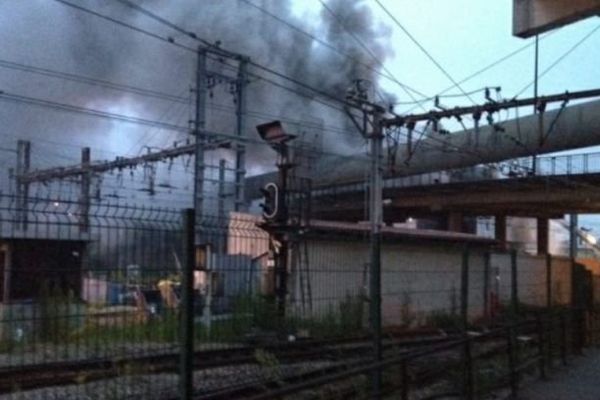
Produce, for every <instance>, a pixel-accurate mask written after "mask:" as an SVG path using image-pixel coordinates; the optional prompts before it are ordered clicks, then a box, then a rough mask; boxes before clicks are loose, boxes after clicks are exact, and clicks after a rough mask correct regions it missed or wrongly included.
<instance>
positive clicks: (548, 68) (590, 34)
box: [514, 25, 600, 98]
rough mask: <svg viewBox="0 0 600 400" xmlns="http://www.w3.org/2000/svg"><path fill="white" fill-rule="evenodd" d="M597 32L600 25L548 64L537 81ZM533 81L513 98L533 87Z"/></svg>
mask: <svg viewBox="0 0 600 400" xmlns="http://www.w3.org/2000/svg"><path fill="white" fill-rule="evenodd" d="M598 30H600V25H597V26H596V27H595V28H594V29H592V30H591V31H590V32H588V33H587V34H586V35H585V36H584V37H582V38H581V39H579V40H578V41H577V42H576V43H575V44H574V45H573V46H571V47H570V48H569V49H568V50H567V51H566V52H564V53H563V54H562V55H560V56H559V57H558V58H557V59H556V60H554V62H553V63H552V64H550V65H549V66H548V67H547V68H546V69H544V71H542V72H541V73H540V74H539V76H538V80H539V79H541V78H542V77H543V76H545V75H546V74H547V73H548V72H550V71H551V70H552V69H554V67H556V66H557V65H558V64H560V63H561V62H562V61H563V60H564V59H565V58H567V57H568V56H569V55H570V54H571V53H572V52H574V51H575V50H576V49H577V48H578V47H579V46H581V45H582V44H583V43H585V41H587V40H588V39H589V38H590V37H592V36H593V35H594V33H596V32H597V31H598ZM534 83H535V80H534V81H532V82H530V83H528V84H527V85H525V86H524V87H523V89H521V90H520V91H519V92H517V94H516V95H515V96H514V98H517V97H518V96H520V95H521V94H523V93H524V92H525V91H527V89H529V88H530V87H531V86H532V85H534Z"/></svg>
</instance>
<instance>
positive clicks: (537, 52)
mask: <svg viewBox="0 0 600 400" xmlns="http://www.w3.org/2000/svg"><path fill="white" fill-rule="evenodd" d="M539 61H540V40H539V36H538V35H535V57H534V61H533V63H534V67H533V98H534V99H535V102H536V104H535V105H534V106H533V113H534V114H536V113H537V112H538V111H539V110H538V107H539V106H540V105H539V104H537V99H538V78H539V72H538V71H539ZM540 129H541V125H540ZM543 134H544V133H543V131H541V132H540V133H539V135H540V146H541V145H542V144H543V143H541V138H542V137H543ZM536 162H537V155H536V154H533V155H532V156H531V170H532V172H533V175H535V174H536V170H537V167H536Z"/></svg>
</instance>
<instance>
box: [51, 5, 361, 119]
mask: <svg viewBox="0 0 600 400" xmlns="http://www.w3.org/2000/svg"><path fill="white" fill-rule="evenodd" d="M54 1H57V2H59V3H61V4H63V5H65V6H67V7H71V8H73V9H76V10H79V11H81V12H84V13H87V14H90V15H93V16H95V17H97V18H100V19H103V20H106V21H109V22H111V23H114V24H117V25H119V26H121V27H124V28H127V29H130V30H133V31H135V32H137V33H140V34H143V35H145V36H147V37H151V38H153V39H156V40H160V41H162V42H164V43H168V44H172V45H174V46H176V47H178V48H180V49H182V50H185V51H188V52H190V53H193V54H197V52H198V51H197V49H195V48H193V47H189V46H186V45H182V44H180V43H177V42H175V39H173V38H172V37H162V36H160V35H158V34H155V33H153V32H150V31H148V30H146V29H142V28H139V27H137V26H135V25H132V24H129V23H126V22H123V21H120V20H118V19H116V18H112V17H109V16H107V15H104V14H101V13H98V12H96V11H93V10H90V9H88V8H85V7H82V6H79V5H76V4H73V3H71V2H69V1H66V0H54ZM213 49H214V46H213ZM209 58H210V57H209ZM211 59H212V60H213V61H216V62H219V63H221V64H223V65H224V66H228V67H231V66H230V65H229V64H227V63H226V62H225V61H224V60H222V59H220V58H219V57H212V58H211ZM250 63H251V64H252V65H253V66H255V67H257V68H260V69H263V70H264V71H266V72H270V73H272V74H274V75H277V76H279V77H281V78H282V79H287V80H289V81H291V82H292V83H295V84H297V85H298V86H302V87H304V88H305V89H307V90H309V91H312V92H313V93H318V94H320V93H321V91H318V90H317V89H315V88H312V87H310V86H309V85H306V84H303V83H302V82H299V81H297V80H294V79H293V78H289V77H287V76H285V75H284V74H281V73H278V72H277V71H273V70H270V69H268V68H266V67H263V66H261V65H259V64H256V63H253V62H250ZM248 76H251V77H255V78H257V79H260V80H263V81H265V82H268V83H270V84H272V85H274V86H276V87H279V88H282V89H284V90H287V91H290V92H292V93H294V94H296V95H300V96H303V97H306V98H308V99H310V100H312V101H315V102H317V103H320V104H322V105H324V106H326V107H330V108H332V109H334V110H336V111H339V112H341V113H345V111H344V109H342V108H340V107H337V106H334V105H333V104H330V103H327V102H325V101H323V100H320V99H317V98H315V97H314V96H310V95H308V94H306V93H302V92H299V91H298V90H297V89H295V88H290V87H287V86H285V85H283V84H281V83H279V82H275V81H273V80H272V79H269V78H266V77H264V76H260V75H257V74H254V73H251V72H248ZM326 97H327V98H329V99H331V100H333V101H335V102H336V103H340V102H342V103H343V104H344V105H350V104H349V103H346V102H344V101H343V100H341V99H338V98H336V97H334V96H332V95H330V94H326Z"/></svg>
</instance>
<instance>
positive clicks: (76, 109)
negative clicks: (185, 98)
mask: <svg viewBox="0 0 600 400" xmlns="http://www.w3.org/2000/svg"><path fill="white" fill-rule="evenodd" d="M0 100H6V101H12V102H17V103H26V104H31V105H35V106H39V107H45V108H51V109H55V110H61V111H66V112H72V113H78V114H86V115H91V116H94V117H99V118H106V119H110V120H116V121H122V122H128V123H132V124H137V125H146V126H152V127H159V128H163V129H168V130H173V131H179V132H189V131H190V129H189V128H188V127H185V126H179V125H174V124H169V123H165V122H160V121H153V120H149V119H144V118H138V117H132V116H129V115H123V114H116V113H111V112H107V111H101V110H96V109H93V108H86V107H80V106H74V105H71V104H65V103H58V102H55V101H51V100H44V99H38V98H35V97H29V96H21V95H17V94H11V93H7V92H3V91H0Z"/></svg>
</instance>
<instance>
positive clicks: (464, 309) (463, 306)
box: [460, 246, 469, 332]
mask: <svg viewBox="0 0 600 400" xmlns="http://www.w3.org/2000/svg"><path fill="white" fill-rule="evenodd" d="M460 316H461V319H462V328H463V331H464V332H466V331H467V328H468V327H469V248H468V247H467V246H465V248H464V249H463V252H462V267H461V277H460Z"/></svg>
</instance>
